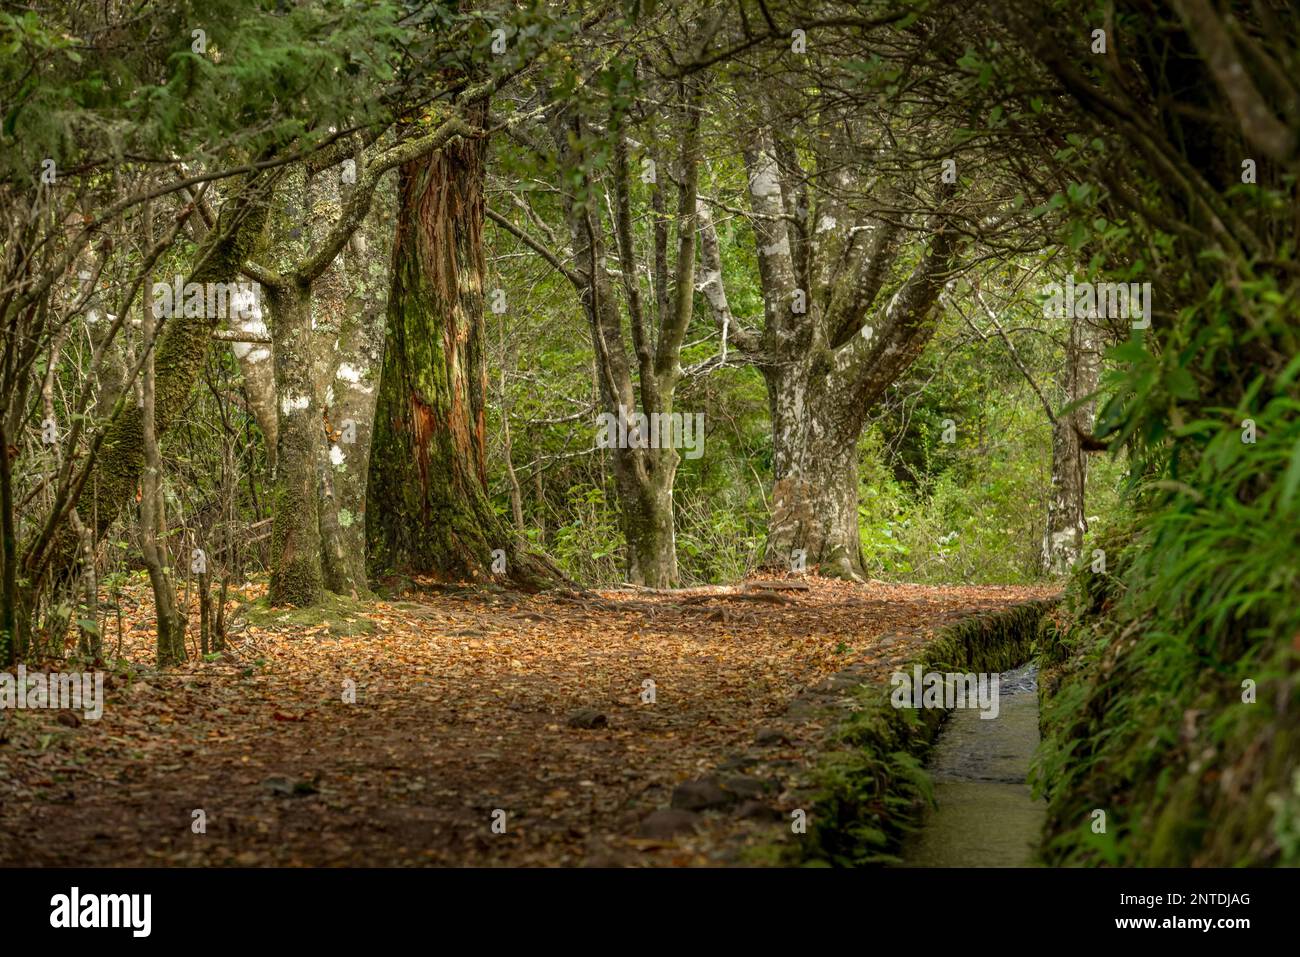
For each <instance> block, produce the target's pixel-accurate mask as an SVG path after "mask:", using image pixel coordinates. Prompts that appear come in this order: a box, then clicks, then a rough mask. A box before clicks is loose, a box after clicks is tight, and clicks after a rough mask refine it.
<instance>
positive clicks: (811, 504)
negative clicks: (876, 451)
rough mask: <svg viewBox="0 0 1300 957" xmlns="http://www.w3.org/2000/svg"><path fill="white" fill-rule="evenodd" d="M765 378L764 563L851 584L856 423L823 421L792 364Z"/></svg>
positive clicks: (856, 547) (858, 572) (824, 410)
mask: <svg viewBox="0 0 1300 957" xmlns="http://www.w3.org/2000/svg"><path fill="white" fill-rule="evenodd" d="M772 373H773V374H769V375H768V377H767V378H768V396H769V406H770V408H771V410H772V422H773V431H772V437H773V450H772V451H773V455H772V474H773V484H772V518H771V520H770V523H769V527H768V539H767V561H768V562H769V563H771V564H772V565H774V566H778V567H780V566H784V567H786V568H789V569H791V570H794V569H799V568H807V569H809V570H813V569H816V570H817V571H818V572H819V573H820V574H823V575H829V576H834V577H839V578H847V579H850V580H859V579H861V578H862V574H863V572H862V543H861V536H860V532H859V530H858V455H857V452H858V436H859V434H860V433H861V431H862V420H861V418H859V417H858V416H849V417H847V418H839V419H836V418H833V417H832V416H831V415H829V414H828V403H825V402H818V401H816V390H814V389H810V388H809V383H808V380H807V378H806V377H805V376H806V374H807V373H806V372H805V370H803V369H801V368H800V367H799V366H798V365H795V366H794V367H793V368H791V367H790V366H782V367H779V368H777V369H774V370H772ZM810 393H812V394H811V395H810ZM810 399H812V401H809V400H810Z"/></svg>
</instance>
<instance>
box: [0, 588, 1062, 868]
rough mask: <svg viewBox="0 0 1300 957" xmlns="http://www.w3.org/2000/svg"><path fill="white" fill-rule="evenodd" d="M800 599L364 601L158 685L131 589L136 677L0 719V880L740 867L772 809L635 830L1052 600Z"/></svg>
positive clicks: (796, 594) (828, 592) (804, 762)
mask: <svg viewBox="0 0 1300 957" xmlns="http://www.w3.org/2000/svg"><path fill="white" fill-rule="evenodd" d="M808 583H809V585H810V587H809V588H808V589H807V590H785V589H784V588H781V589H777V588H773V589H767V588H753V587H750V588H749V589H747V590H746V591H745V592H744V595H737V594H736V592H738V591H739V590H738V589H695V590H687V591H682V592H674V593H671V594H667V593H646V592H631V591H618V592H609V591H606V592H600V593H599V597H597V596H595V595H588V596H586V597H581V598H575V597H572V596H560V595H542V596H524V595H518V594H513V593H507V594H500V593H488V592H476V593H467V592H444V593H442V594H432V593H431V594H427V595H424V596H422V597H421V598H420V599H419V600H412V601H392V602H374V603H371V604H367V605H365V606H364V609H365V612H364V614H365V617H366V618H368V619H370V620H371V621H372V622H373V623H374V627H375V628H376V633H374V634H357V635H347V634H331V628H330V626H329V625H325V624H322V625H320V626H319V627H315V628H307V629H304V628H302V627H288V626H286V627H284V628H280V627H278V626H276V625H274V623H272V624H271V625H269V626H268V627H266V628H255V627H252V626H249V627H247V628H246V629H244V630H243V631H242V632H240V633H237V634H235V635H234V636H233V637H232V645H231V647H232V650H233V655H232V656H231V659H232V660H230V661H223V662H215V663H195V662H191V663H190V664H188V665H187V666H185V667H183V668H180V669H176V670H174V671H171V672H168V673H163V674H160V673H158V672H157V671H156V670H155V669H153V668H152V667H150V666H149V665H147V664H146V662H149V661H151V660H152V614H151V609H149V608H148V605H147V599H146V597H145V596H144V594H143V593H141V594H139V596H138V597H139V598H140V602H141V608H140V614H138V615H137V616H136V617H135V618H134V619H133V625H134V627H133V630H131V631H130V632H129V633H128V634H127V635H126V637H125V639H124V642H123V649H122V654H123V656H124V657H126V658H128V659H129V660H131V661H134V662H138V663H139V664H138V665H137V666H136V667H135V668H134V669H133V671H132V672H131V673H130V674H129V675H126V674H122V675H118V676H115V677H112V678H111V679H110V682H111V687H110V688H107V689H106V697H107V702H106V704H105V707H104V714H103V717H102V718H101V719H100V720H98V721H86V722H84V723H80V724H79V725H77V726H73V725H74V724H77V722H76V721H75V719H73V717H72V716H71V715H70V714H68V713H67V712H55V711H12V712H0V864H3V865H23V864H47V865H54V864H58V865H73V866H76V865H115V864H116V865H150V864H182V865H245V866H249V865H357V866H367V865H425V864H435V865H497V864H511V865H575V864H589V865H623V864H626V865H638V864H641V865H651V864H653V865H678V866H681V865H697V864H710V863H719V862H724V863H725V862H734V861H737V860H743V859H745V858H744V856H743V854H744V848H745V846H746V845H747V844H762V843H767V842H768V841H769V840H770V838H771V836H772V832H771V831H770V830H767V829H770V828H771V827H773V826H774V825H773V824H772V823H771V822H770V820H768V821H764V820H763V819H764V818H768V819H770V818H773V817H775V816H776V813H777V812H781V813H782V814H784V812H787V811H788V810H789V808H787V807H785V806H784V801H785V799H786V798H788V795H784V797H783V792H782V791H781V790H780V789H779V788H778V789H777V790H776V791H774V792H772V793H770V794H765V795H761V796H760V797H761V800H760V801H757V802H751V803H750V804H749V805H742V808H741V816H743V817H744V818H746V819H745V820H741V819H739V818H738V817H737V814H736V808H735V807H734V806H732V807H730V808H728V809H725V810H707V811H705V812H704V813H698V814H697V813H692V812H682V811H679V812H676V813H675V814H672V815H664V814H660V815H655V816H651V815H652V814H653V812H655V811H662V810H663V809H666V808H668V807H669V804H670V801H671V800H672V795H673V791H674V788H676V787H677V786H678V785H679V784H681V783H682V782H684V781H688V780H692V779H698V778H700V777H701V776H703V775H709V774H711V773H713V772H715V771H716V770H717V769H718V768H719V766H720V765H723V770H725V769H726V768H725V763H724V762H725V759H726V757H727V756H728V755H733V754H735V753H737V752H743V751H745V750H746V749H752V748H753V747H754V742H755V737H756V735H759V734H760V732H761V733H762V736H763V737H764V738H765V740H766V744H765V745H764V747H765V748H766V760H768V761H769V762H772V761H774V762H775V763H777V764H778V765H779V764H782V763H784V764H786V765H788V766H789V767H790V768H791V769H792V773H794V774H797V773H798V770H799V769H806V768H808V767H809V766H810V765H811V763H812V762H813V760H814V759H815V758H816V753H815V744H816V740H817V737H818V732H819V731H820V730H824V729H821V728H820V726H815V727H811V728H810V727H808V726H807V725H806V723H805V724H804V725H803V726H801V728H800V730H799V731H798V733H795V732H793V731H790V729H789V727H788V725H785V724H783V723H782V722H783V720H784V717H783V716H785V714H786V709H787V708H788V706H789V705H790V703H791V701H792V700H793V699H794V698H796V696H798V695H799V694H800V693H801V692H803V691H804V690H806V689H808V688H811V687H813V686H815V685H817V684H818V683H819V682H821V681H823V680H824V679H826V678H827V677H829V676H831V675H832V674H834V673H835V672H837V671H840V670H842V669H844V668H845V667H846V666H848V665H850V664H853V663H855V662H859V663H860V662H865V663H867V664H868V666H869V669H870V671H871V673H873V674H874V673H875V671H876V669H877V668H878V669H879V676H880V679H879V680H880V681H881V682H882V685H883V684H884V683H886V682H887V681H888V675H889V674H890V673H891V672H892V671H894V670H896V669H897V668H898V667H900V666H901V665H903V664H905V663H906V662H907V661H909V660H910V659H912V658H913V657H914V656H915V654H916V651H917V650H918V648H919V647H920V646H921V645H922V644H923V643H924V642H925V641H926V640H927V639H928V638H929V636H930V635H931V634H932V633H933V629H934V628H935V627H936V626H938V625H940V624H943V623H946V622H947V621H950V620H951V619H952V617H953V616H955V615H964V614H969V613H973V612H976V611H981V610H988V609H993V608H998V607H1003V606H1006V605H1008V604H1011V603H1013V602H1017V601H1022V600H1026V599H1030V598H1042V597H1046V596H1047V595H1049V594H1050V593H1052V591H1053V589H1050V588H1029V587H1003V586H984V587H929V586H918V585H892V584H886V583H881V582H872V583H869V584H867V585H852V584H848V583H843V582H837V581H825V580H816V579H811V580H808ZM756 593H758V594H760V597H757V598H755V597H753V596H754V595H755V594H756ZM762 594H766V595H767V597H761V595H762ZM367 627H369V625H367ZM334 630H335V631H339V630H340V629H339V628H337V627H336V628H335V629H334ZM342 630H347V629H346V627H345V628H344V629H342ZM107 641H108V642H109V643H110V644H112V643H113V641H114V637H113V636H112V635H110V636H109V638H108V639H107ZM647 681H652V682H653V690H654V701H653V703H648V702H646V701H643V698H644V697H647V694H646V692H647V690H648V688H649V686H648V685H646V684H645V682H647ZM346 682H355V689H356V702H355V703H345V701H344V700H343V699H344V689H345V687H347V686H348V685H346ZM583 725H595V726H594V727H584V726H583ZM695 797H699V795H695ZM697 803H699V802H697ZM702 803H703V804H704V805H707V804H708V800H707V795H705V796H704V800H703V801H702ZM733 805H734V802H733ZM197 810H202V811H203V816H204V817H205V819H206V833H202V834H199V833H194V829H193V827H192V822H193V821H194V820H195V817H196V816H195V813H194V812H195V811H197ZM497 810H502V811H504V812H505V818H504V824H505V833H503V834H501V833H494V831H493V822H494V812H495V811H497ZM648 816H651V817H650V820H649V821H647V820H646V819H647V817H648ZM495 817H496V819H497V820H500V816H499V815H496V816H495Z"/></svg>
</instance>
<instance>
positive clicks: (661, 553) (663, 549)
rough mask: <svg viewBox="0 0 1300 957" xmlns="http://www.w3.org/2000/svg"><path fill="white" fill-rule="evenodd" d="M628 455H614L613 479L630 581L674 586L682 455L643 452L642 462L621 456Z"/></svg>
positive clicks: (652, 585)
mask: <svg viewBox="0 0 1300 957" xmlns="http://www.w3.org/2000/svg"><path fill="white" fill-rule="evenodd" d="M623 451H624V450H622V449H619V450H617V451H616V452H615V455H614V475H615V482H616V484H617V485H618V486H619V489H620V492H619V500H620V505H621V512H620V514H621V516H622V519H623V534H624V537H625V538H626V540H627V564H628V580H629V581H632V582H635V583H636V584H638V585H645V586H647V587H649V588H671V587H672V586H674V585H676V584H677V536H676V532H675V530H674V527H673V480H674V478H675V477H676V474H677V462H678V458H679V456H678V454H677V452H676V451H675V450H674V449H658V450H656V449H643V450H642V455H641V457H640V459H639V461H637V460H633V458H632V456H629V455H623V454H619V453H621V452H623ZM638 471H644V473H645V474H643V475H642V474H637V472H638Z"/></svg>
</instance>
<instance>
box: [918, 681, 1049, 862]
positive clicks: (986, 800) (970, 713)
mask: <svg viewBox="0 0 1300 957" xmlns="http://www.w3.org/2000/svg"><path fill="white" fill-rule="evenodd" d="M1037 676H1038V669H1037V668H1036V667H1035V666H1033V665H1027V666H1025V667H1023V668H1017V669H1016V670H1015V671H1008V672H1005V673H1003V675H1002V678H1001V688H1000V691H1001V697H1000V701H999V712H998V716H997V717H996V718H992V719H984V718H981V717H980V712H979V711H978V710H977V709H974V708H969V709H958V710H954V711H952V712H950V713H949V715H948V718H947V720H946V721H944V723H943V727H942V728H941V729H940V731H939V740H938V742H937V743H936V744H935V748H934V751H933V752H932V754H931V757H930V764H929V766H928V768H927V770H928V771H929V772H930V776H931V779H932V780H933V781H934V797H935V802H936V804H937V806H936V807H935V808H932V809H931V810H930V813H929V814H928V815H927V817H926V819H925V821H924V823H923V825H922V828H921V830H920V832H919V833H917V834H915V835H913V837H912V838H911V840H909V841H908V843H907V844H906V846H905V847H904V849H903V863H904V864H905V865H907V866H909V867H1029V866H1032V865H1034V863H1035V861H1034V848H1035V845H1036V844H1037V841H1038V835H1039V832H1040V829H1041V828H1042V825H1043V817H1044V807H1043V804H1042V802H1041V801H1036V800H1034V798H1033V797H1032V796H1031V794H1030V792H1029V786H1028V785H1027V784H1026V783H1025V776H1026V775H1027V774H1028V773H1029V761H1030V759H1031V758H1032V757H1033V754H1034V750H1035V749H1036V748H1037V747H1038V685H1037Z"/></svg>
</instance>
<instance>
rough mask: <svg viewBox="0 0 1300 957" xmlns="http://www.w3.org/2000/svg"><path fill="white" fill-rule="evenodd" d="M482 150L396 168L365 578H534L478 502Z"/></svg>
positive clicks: (487, 506) (475, 142) (483, 478)
mask: <svg viewBox="0 0 1300 957" xmlns="http://www.w3.org/2000/svg"><path fill="white" fill-rule="evenodd" d="M484 152H485V142H484V141H483V140H482V139H461V140H457V141H455V142H454V143H452V144H451V145H449V146H447V147H446V148H444V149H442V150H440V151H439V152H437V153H434V154H433V155H432V156H430V157H428V158H425V159H421V160H416V161H413V162H410V163H406V164H404V165H403V166H401V167H400V177H399V182H398V196H399V199H398V203H399V207H398V215H397V235H396V238H395V240H394V245H393V258H392V284H391V288H390V292H389V297H388V311H387V315H388V329H387V337H386V341H385V347H384V360H383V365H382V370H381V372H380V382H379V394H378V399H377V403H376V408H375V423H374V437H373V440H372V446H371V454H370V484H369V491H368V495H367V497H368V507H367V509H366V518H365V528H366V542H367V546H368V549H367V550H368V564H369V566H370V573H371V577H372V578H376V577H379V576H383V575H389V574H396V575H431V576H434V577H437V578H441V579H446V580H466V579H478V580H482V579H485V578H487V577H489V576H490V575H492V574H493V573H494V572H495V571H502V572H504V574H505V575H506V576H507V577H510V578H512V579H515V580H517V581H522V582H527V581H530V580H533V574H532V572H533V571H534V570H535V567H534V566H532V563H531V562H530V561H529V560H528V558H527V557H526V556H525V555H524V553H523V550H522V549H521V548H519V547H518V546H517V544H516V542H515V539H514V536H513V534H512V533H510V532H509V531H508V530H507V529H506V527H505V525H504V523H503V522H501V521H500V520H499V519H498V517H497V515H496V513H495V512H494V510H493V508H492V505H491V502H490V501H489V499H488V495H487V465H486V455H485V444H486V443H485V430H486V414H485V408H484V400H485V396H486V392H487V367H486V364H485V360H484V321H483V300H484V292H483V282H484V269H485V266H484V259H483V245H482V231H483V215H484V213H483V176H484ZM498 549H500V550H501V553H502V554H501V555H499V556H498V557H502V558H504V559H505V562H506V564H505V567H504V569H502V568H501V566H500V564H498V565H497V569H493V563H494V555H493V553H494V552H495V551H497V550H498Z"/></svg>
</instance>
